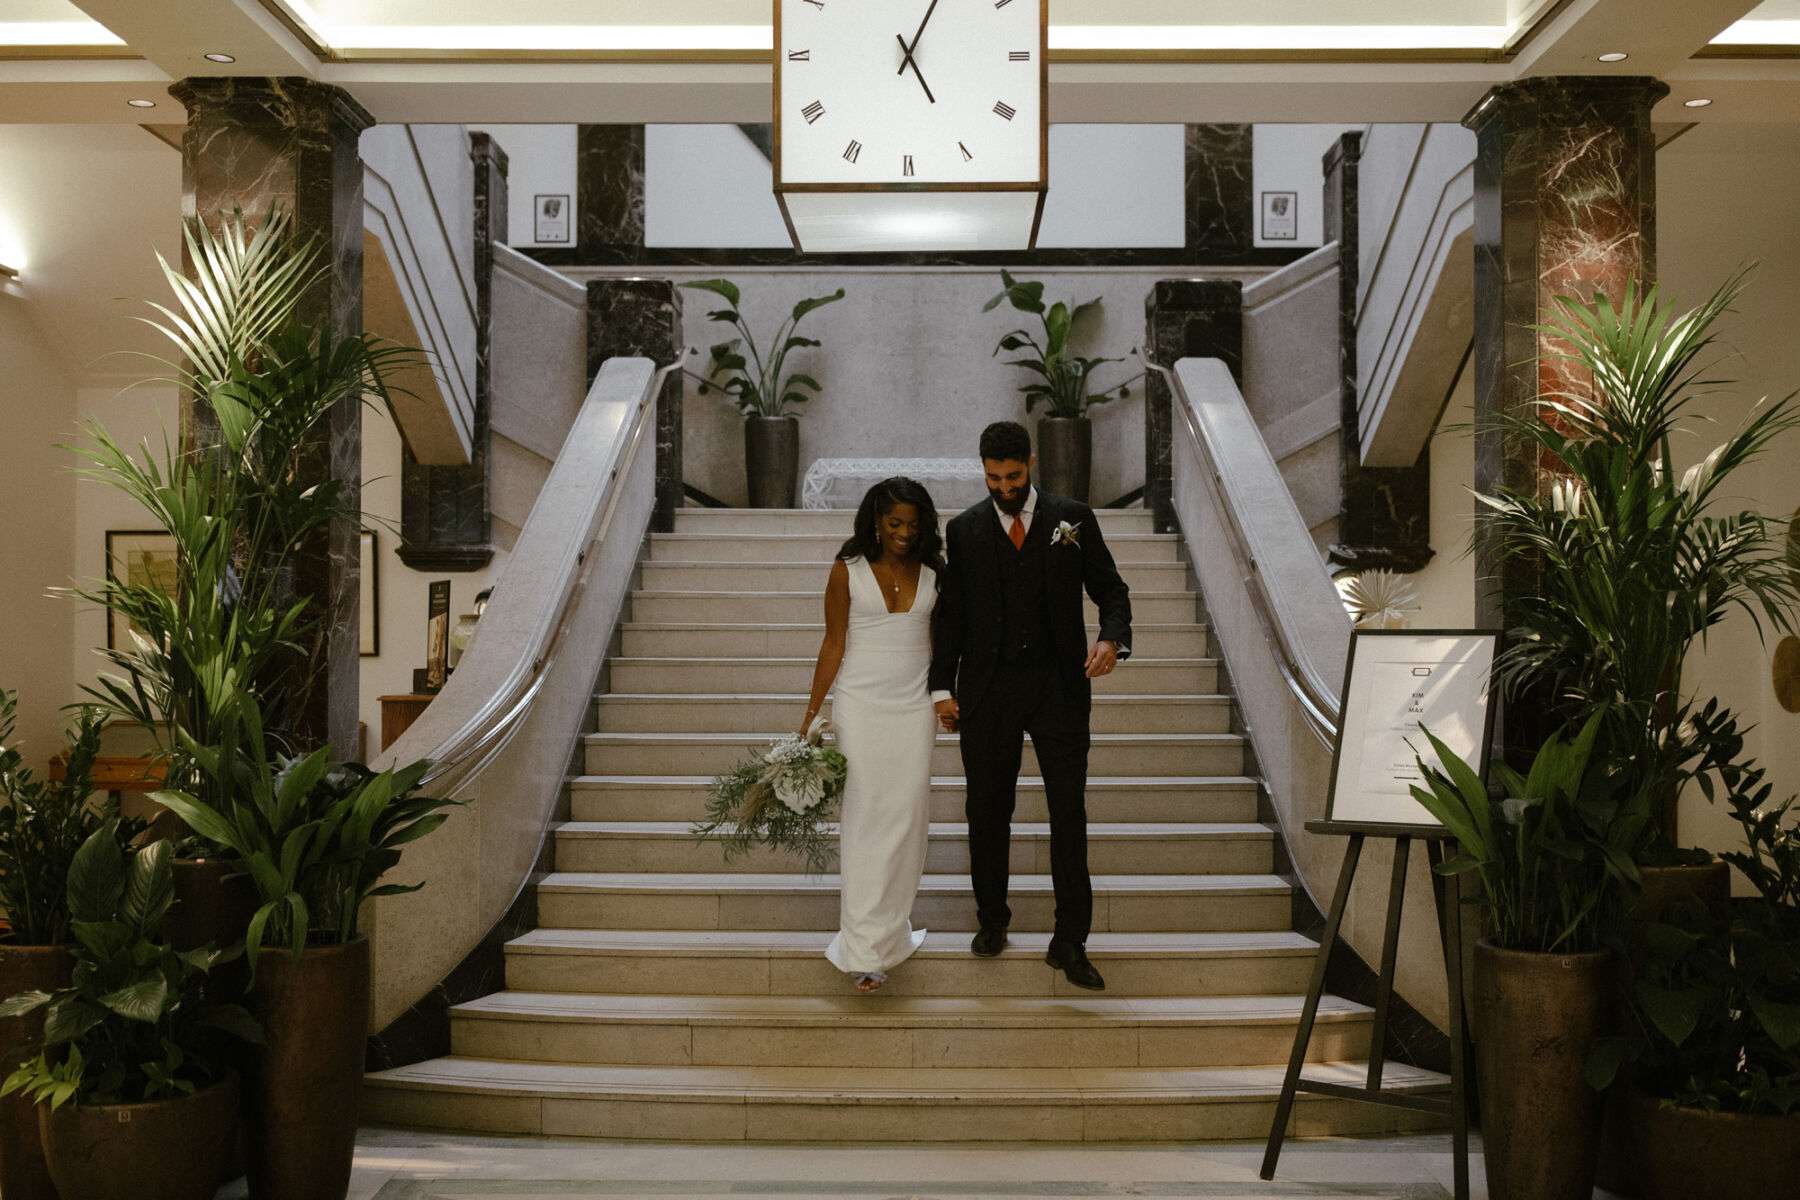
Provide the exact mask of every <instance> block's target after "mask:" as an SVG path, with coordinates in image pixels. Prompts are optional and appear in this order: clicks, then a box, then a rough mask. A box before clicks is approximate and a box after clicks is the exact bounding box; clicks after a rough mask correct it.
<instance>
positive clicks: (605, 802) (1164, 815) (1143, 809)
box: [570, 775, 1257, 823]
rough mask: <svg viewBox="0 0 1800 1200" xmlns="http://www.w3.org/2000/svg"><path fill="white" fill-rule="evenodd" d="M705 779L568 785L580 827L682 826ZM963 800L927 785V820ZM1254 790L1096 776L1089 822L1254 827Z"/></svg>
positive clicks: (1039, 794)
mask: <svg viewBox="0 0 1800 1200" xmlns="http://www.w3.org/2000/svg"><path fill="white" fill-rule="evenodd" d="M711 784H712V777H711V776H708V775H662V776H641V775H579V776H576V777H575V778H574V779H573V780H571V781H570V794H571V797H572V800H573V807H574V817H575V819H576V820H578V821H682V822H689V823H691V822H694V821H698V820H700V819H701V818H702V817H704V816H705V815H706V798H707V793H708V790H709V788H710V786H711ZM964 799H965V793H964V785H963V779H962V776H961V775H949V776H940V777H938V778H935V779H933V780H932V781H931V819H932V820H934V821H958V820H961V819H962V817H963V802H964ZM1256 805H1257V784H1256V781H1255V780H1254V779H1248V778H1244V777H1241V776H1240V777H1232V776H1205V775H1201V776H1175V777H1169V778H1156V777H1154V776H1146V777H1133V776H1094V775H1090V776H1089V777H1088V781H1087V811H1088V819H1089V820H1094V821H1254V820H1255V819H1256ZM1013 816H1014V818H1015V819H1016V820H1019V821H1046V820H1048V819H1049V814H1048V811H1047V810H1046V809H1045V807H1044V781H1043V780H1042V779H1038V778H1035V777H1032V776H1024V777H1022V778H1021V779H1020V780H1019V790H1018V808H1017V809H1015V810H1014V813H1013Z"/></svg>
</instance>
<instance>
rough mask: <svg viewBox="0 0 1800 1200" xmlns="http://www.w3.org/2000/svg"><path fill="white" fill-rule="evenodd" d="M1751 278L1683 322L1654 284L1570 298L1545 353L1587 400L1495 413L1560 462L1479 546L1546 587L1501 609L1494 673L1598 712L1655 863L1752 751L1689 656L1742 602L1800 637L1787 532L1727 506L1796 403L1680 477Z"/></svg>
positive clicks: (1510, 503)
mask: <svg viewBox="0 0 1800 1200" xmlns="http://www.w3.org/2000/svg"><path fill="white" fill-rule="evenodd" d="M1742 285H1743V276H1742V275H1741V274H1740V275H1737V276H1734V277H1732V278H1731V279H1729V280H1727V281H1726V282H1725V283H1724V284H1723V285H1722V286H1721V287H1720V288H1719V289H1718V290H1717V291H1716V292H1714V293H1713V294H1712V295H1711V296H1710V297H1708V298H1707V300H1706V301H1705V302H1704V303H1702V304H1701V305H1700V306H1699V307H1698V308H1695V309H1693V310H1691V311H1688V312H1685V313H1680V314H1677V313H1676V312H1675V311H1674V309H1673V307H1672V306H1670V305H1666V304H1662V303H1660V302H1659V299H1658V291H1657V289H1655V288H1651V289H1649V290H1648V291H1647V292H1643V293H1640V292H1639V290H1638V288H1637V286H1636V284H1635V283H1629V282H1628V283H1627V285H1626V288H1625V294H1624V297H1623V299H1622V301H1621V302H1620V304H1619V305H1618V306H1617V307H1616V308H1615V307H1614V305H1613V304H1612V302H1611V301H1610V300H1609V299H1608V298H1607V297H1605V296H1604V295H1601V296H1598V297H1596V298H1595V300H1594V301H1593V303H1592V304H1584V303H1582V302H1580V301H1577V300H1573V299H1570V298H1568V297H1558V298H1557V300H1556V305H1557V308H1556V309H1555V310H1552V311H1550V312H1549V313H1548V314H1547V320H1546V323H1545V324H1544V325H1542V326H1538V327H1537V328H1538V329H1539V331H1540V332H1543V333H1547V334H1551V335H1553V336H1554V337H1555V338H1557V339H1560V340H1561V341H1562V342H1563V343H1564V344H1565V345H1566V346H1567V347H1568V349H1567V350H1564V351H1559V352H1556V353H1553V354H1549V355H1546V356H1544V357H1545V359H1547V360H1549V361H1550V362H1552V363H1553V364H1554V365H1557V366H1558V367H1559V368H1560V369H1561V370H1562V371H1563V372H1564V373H1565V374H1567V375H1569V376H1570V377H1571V378H1572V379H1574V380H1575V381H1576V384H1575V385H1572V386H1578V385H1585V387H1586V388H1587V389H1588V390H1586V391H1584V392H1582V393H1579V394H1578V393H1577V392H1575V391H1572V390H1571V391H1559V392H1555V393H1551V394H1548V395H1545V396H1541V397H1539V398H1538V399H1537V400H1535V401H1533V402H1532V403H1530V404H1528V405H1525V406H1523V407H1522V408H1521V409H1520V410H1518V411H1514V412H1505V413H1500V414H1497V415H1496V416H1494V417H1493V418H1492V420H1493V422H1494V423H1495V427H1496V429H1497V430H1498V432H1499V433H1500V434H1501V435H1502V436H1503V437H1505V438H1507V439H1509V440H1512V441H1514V442H1515V443H1516V444H1519V445H1522V446H1524V447H1527V448H1528V450H1529V451H1530V452H1531V453H1534V454H1537V455H1539V456H1540V457H1544V458H1547V459H1550V460H1554V461H1555V462H1557V463H1559V464H1561V474H1560V477H1556V478H1554V481H1553V482H1552V483H1551V484H1550V485H1549V486H1548V488H1547V489H1546V491H1545V493H1544V494H1537V493H1531V492H1521V491H1516V490H1511V489H1502V490H1501V491H1500V493H1499V494H1498V495H1492V496H1481V497H1480V500H1481V503H1482V505H1483V506H1484V509H1485V511H1484V512H1483V515H1482V517H1481V519H1480V521H1479V522H1478V527H1477V533H1476V536H1477V538H1478V539H1485V540H1486V542H1487V544H1488V545H1489V546H1490V547H1491V548H1492V550H1493V552H1494V553H1495V554H1496V555H1497V556H1498V558H1499V559H1500V560H1501V561H1509V560H1512V561H1517V562H1520V563H1522V564H1523V565H1525V566H1526V567H1527V568H1528V569H1529V570H1530V572H1531V573H1532V574H1533V575H1534V576H1535V578H1536V581H1537V582H1536V586H1535V587H1534V588H1531V589H1529V590H1528V591H1529V594H1526V592H1525V591H1520V592H1514V593H1509V594H1508V596H1507V598H1506V619H1507V643H1506V646H1505V647H1504V648H1503V650H1502V652H1501V654H1500V656H1499V658H1498V660H1497V661H1496V663H1495V674H1496V678H1497V680H1498V681H1500V682H1501V683H1502V684H1503V685H1504V686H1505V689H1506V692H1507V694H1508V695H1509V696H1510V697H1512V698H1515V699H1517V698H1519V697H1522V696H1525V695H1527V694H1528V693H1529V694H1532V695H1534V696H1538V695H1541V696H1542V697H1543V701H1542V702H1547V703H1548V704H1549V705H1550V710H1551V715H1552V717H1553V718H1554V719H1555V720H1556V721H1558V722H1561V723H1563V724H1565V725H1567V726H1568V727H1569V728H1575V727H1577V726H1580V725H1582V724H1583V723H1585V722H1586V721H1587V720H1589V718H1590V717H1592V716H1595V715H1596V714H1598V715H1599V716H1600V717H1601V718H1602V720H1603V728H1602V731H1601V736H1600V743H1601V755H1602V757H1603V759H1604V760H1605V761H1606V763H1607V764H1608V766H1609V769H1610V770H1612V771H1614V772H1616V773H1617V774H1618V775H1619V776H1620V777H1621V781H1620V786H1621V788H1622V790H1623V791H1624V792H1625V793H1626V794H1627V795H1628V796H1632V797H1635V799H1634V801H1633V802H1634V803H1642V804H1646V805H1648V806H1649V807H1650V808H1651V810H1652V814H1653V817H1654V820H1653V821H1652V822H1651V823H1649V824H1648V825H1646V826H1645V834H1646V845H1645V846H1644V847H1640V849H1639V855H1640V858H1643V859H1645V860H1646V861H1648V860H1650V859H1653V858H1655V857H1656V855H1657V853H1658V852H1657V851H1656V849H1655V847H1653V846H1652V845H1650V843H1651V842H1654V841H1655V840H1656V839H1657V838H1658V835H1659V834H1660V835H1661V837H1662V839H1664V841H1665V842H1666V841H1669V840H1672V839H1673V838H1674V836H1675V835H1676V831H1675V809H1674V804H1675V800H1676V798H1677V797H1678V795H1679V793H1680V791H1681V789H1682V787H1683V786H1684V785H1685V783H1686V782H1687V781H1688V780H1690V779H1697V780H1699V782H1700V786H1701V787H1702V788H1704V789H1706V790H1707V794H1708V795H1709V796H1710V795H1711V794H1712V792H1711V788H1712V782H1711V781H1712V779H1713V778H1715V777H1716V776H1717V773H1718V771H1719V770H1720V769H1721V767H1722V766H1724V765H1725V764H1727V763H1729V762H1730V761H1731V759H1732V757H1733V756H1734V755H1735V754H1737V753H1739V752H1740V751H1741V749H1742V741H1741V738H1736V734H1735V725H1734V723H1732V722H1731V721H1730V720H1729V717H1728V714H1724V713H1722V712H1721V711H1720V710H1718V709H1717V707H1716V706H1701V705H1699V704H1698V703H1697V702H1696V701H1695V700H1694V699H1693V698H1692V697H1688V696H1685V695H1684V694H1683V668H1684V666H1685V663H1686V659H1687V655H1688V653H1689V651H1690V650H1691V649H1692V648H1693V646H1694V644H1695V643H1696V641H1697V639H1701V638H1703V637H1704V636H1705V634H1706V631H1707V630H1708V629H1710V628H1711V627H1712V626H1714V625H1716V624H1717V623H1718V622H1719V621H1721V620H1723V619H1724V618H1725V616H1726V614H1727V613H1728V612H1729V611H1731V610H1732V609H1734V608H1735V609H1739V610H1741V611H1743V612H1745V613H1746V614H1748V615H1749V617H1750V618H1751V620H1752V621H1753V622H1754V623H1755V624H1756V627H1757V629H1758V632H1759V633H1760V632H1762V631H1763V630H1764V629H1765V628H1770V629H1775V630H1791V629H1792V628H1793V610H1794V605H1795V603H1796V600H1797V599H1800V593H1797V592H1796V587H1795V583H1794V577H1793V575H1792V574H1791V573H1790V571H1789V569H1788V563H1787V561H1786V554H1785V548H1784V544H1783V541H1782V537H1781V530H1780V527H1779V525H1778V523H1776V522H1773V521H1771V520H1770V519H1769V518H1768V517H1765V516H1763V515H1762V514H1761V513H1758V512H1756V511H1753V510H1748V509H1746V510H1741V511H1735V512H1734V511H1719V510H1720V509H1721V508H1722V507H1723V501H1724V497H1725V495H1726V493H1724V492H1722V490H1721V489H1722V488H1723V487H1724V485H1725V483H1726V481H1727V480H1728V479H1729V478H1730V476H1731V475H1732V473H1733V472H1734V471H1736V470H1737V469H1738V468H1740V467H1742V466H1743V465H1744V464H1746V463H1748V462H1750V461H1752V460H1753V459H1755V458H1756V457H1757V456H1758V455H1760V454H1761V453H1763V452H1764V451H1765V450H1766V449H1767V448H1768V446H1769V444H1770V442H1771V441H1772V440H1773V439H1775V438H1776V437H1778V436H1779V435H1781V434H1782V433H1784V432H1786V431H1787V430H1789V429H1791V428H1793V427H1794V426H1795V424H1796V423H1797V422H1800V416H1797V415H1796V414H1795V412H1794V411H1793V410H1792V408H1791V404H1790V402H1791V400H1792V399H1793V397H1792V395H1790V396H1788V397H1787V398H1785V399H1783V400H1780V401H1778V402H1776V403H1773V404H1768V403H1763V404H1759V405H1757V406H1756V407H1755V408H1754V409H1753V410H1752V412H1751V413H1750V415H1749V416H1748V417H1747V418H1746V419H1745V420H1744V421H1743V422H1742V424H1740V425H1739V426H1738V427H1737V428H1736V429H1735V430H1734V431H1733V432H1732V433H1731V434H1730V435H1729V436H1728V437H1727V438H1725V440H1724V441H1722V442H1720V443H1718V444H1717V445H1716V446H1714V447H1713V448H1712V449H1711V450H1710V451H1709V452H1707V453H1705V454H1704V455H1702V456H1701V457H1700V458H1699V461H1698V462H1696V463H1695V464H1694V465H1693V466H1692V467H1690V468H1688V469H1687V470H1686V471H1685V472H1683V473H1681V475H1680V476H1679V477H1677V476H1676V474H1675V472H1674V471H1673V470H1672V469H1671V466H1670V464H1672V463H1673V462H1674V461H1675V459H1674V450H1675V447H1676V444H1677V442H1678V440H1679V439H1680V438H1681V437H1682V436H1684V435H1691V434H1692V433H1694V432H1695V427H1696V426H1697V425H1699V424H1701V420H1700V418H1699V417H1698V416H1697V415H1696V414H1695V413H1694V412H1693V404H1694V401H1695V400H1696V399H1697V398H1699V397H1700V396H1703V395H1706V394H1709V393H1710V392H1713V391H1716V390H1718V389H1720V388H1722V387H1723V386H1725V384H1726V383H1727V381H1725V380H1719V379H1713V378H1710V377H1708V368H1706V367H1704V366H1702V365H1700V362H1699V360H1700V357H1701V356H1702V354H1703V353H1704V352H1705V351H1706V350H1707V349H1708V348H1709V347H1711V346H1712V344H1713V339H1714V328H1715V326H1716V325H1717V323H1718V321H1719V319H1720V318H1721V317H1722V316H1723V315H1724V314H1725V313H1726V312H1728V311H1730V307H1731V304H1732V303H1733V301H1734V300H1735V299H1736V297H1737V296H1738V294H1739V292H1740V290H1741V288H1742ZM1734 738H1736V740H1735V741H1734V740H1733V739H1734Z"/></svg>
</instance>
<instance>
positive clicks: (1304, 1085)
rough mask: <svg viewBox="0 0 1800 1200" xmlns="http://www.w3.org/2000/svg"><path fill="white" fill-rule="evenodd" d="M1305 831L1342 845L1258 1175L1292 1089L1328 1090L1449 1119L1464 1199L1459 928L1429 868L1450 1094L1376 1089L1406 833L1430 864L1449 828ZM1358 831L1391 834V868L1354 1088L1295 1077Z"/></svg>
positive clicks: (1356, 854)
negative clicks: (1362, 1078)
mask: <svg viewBox="0 0 1800 1200" xmlns="http://www.w3.org/2000/svg"><path fill="white" fill-rule="evenodd" d="M1306 831H1307V832H1308V833H1318V834H1331V835H1335V836H1348V837H1349V839H1350V842H1349V844H1348V845H1347V846H1346V847H1345V849H1344V865H1343V867H1342V869H1340V870H1339V872H1338V881H1337V892H1336V894H1335V895H1333V897H1332V899H1331V912H1330V913H1329V914H1328V915H1327V916H1326V918H1325V932H1324V934H1323V936H1321V937H1320V939H1319V953H1318V955H1317V957H1316V958H1315V959H1314V961H1313V973H1312V982H1311V983H1310V984H1308V985H1307V988H1306V1005H1305V1007H1304V1008H1302V1009H1301V1011H1300V1027H1299V1029H1298V1030H1297V1031H1296V1032H1295V1034H1294V1052H1293V1054H1292V1055H1291V1056H1290V1057H1289V1058H1288V1069H1287V1077H1286V1078H1285V1079H1284V1080H1282V1083H1281V1099H1280V1101H1279V1102H1277V1104H1276V1105H1275V1123H1274V1125H1273V1126H1272V1127H1271V1128H1270V1129H1269V1145H1268V1149H1267V1150H1266V1151H1265V1152H1264V1154H1263V1164H1262V1177H1263V1178H1264V1179H1273V1178H1274V1177H1275V1164H1276V1162H1277V1161H1278V1160H1279V1159H1280V1158H1281V1142H1282V1139H1283V1137H1284V1136H1285V1135H1286V1132H1287V1123H1288V1118H1289V1116H1291V1115H1292V1113H1293V1111H1294V1096H1295V1094H1296V1093H1297V1092H1311V1093H1313V1094H1315V1095H1320V1096H1335V1097H1337V1098H1339V1099H1341V1100H1360V1101H1362V1102H1363V1103H1365V1104H1380V1105H1385V1106H1387V1107H1389V1108H1406V1109H1412V1110H1414V1111H1417V1112H1428V1113H1436V1114H1440V1115H1443V1116H1448V1117H1449V1118H1450V1137H1451V1142H1452V1162H1453V1164H1454V1165H1453V1170H1454V1172H1455V1185H1456V1187H1455V1191H1456V1200H1469V1112H1468V1104H1467V1101H1466V1099H1465V1093H1464V1090H1463V1079H1464V1069H1465V1068H1464V1061H1463V989H1462V927H1461V921H1460V919H1459V916H1458V913H1457V911H1456V908H1455V906H1454V905H1452V904H1450V903H1449V901H1448V899H1447V897H1446V890H1447V887H1446V884H1447V881H1446V880H1445V879H1444V877H1443V876H1441V875H1439V874H1437V873H1436V871H1435V870H1434V871H1433V872H1432V876H1431V884H1432V893H1433V895H1434V897H1435V898H1436V900H1437V915H1438V932H1439V936H1440V939H1441V941H1442V944H1443V948H1444V975H1445V978H1446V979H1447V981H1448V983H1449V991H1450V997H1449V999H1450V1096H1449V1098H1448V1099H1447V1100H1445V1099H1439V1098H1437V1097H1435V1096H1412V1095H1406V1094H1404V1093H1400V1092H1385V1091H1383V1090H1382V1088H1381V1068H1382V1054H1381V1047H1382V1043H1383V1040H1384V1039H1385V1037H1386V1035H1387V1016H1388V1002H1389V1000H1390V999H1391V998H1392V997H1393V993H1394V960H1395V956H1396V953H1397V951H1398V949H1399V946H1398V941H1399V936H1400V911H1401V901H1402V900H1404V899H1405V894H1406V860H1407V854H1408V851H1409V850H1410V849H1411V847H1412V841H1413V839H1414V838H1419V839H1421V840H1422V841H1424V842H1425V848H1426V853H1427V854H1428V856H1429V858H1430V861H1431V865H1432V866H1433V867H1434V868H1435V867H1436V866H1437V865H1438V864H1439V863H1441V862H1443V861H1444V842H1445V841H1446V840H1448V839H1449V837H1450V834H1449V833H1448V832H1447V831H1446V830H1444V829H1442V828H1439V827H1436V826H1431V825H1400V824H1379V823H1372V822H1357V821H1334V820H1330V819H1326V820H1322V821H1308V822H1307V823H1306ZM1365 837H1388V838H1393V839H1394V873H1393V876H1392V879H1391V880H1390V882H1389V883H1388V908H1387V928H1386V931H1385V933H1384V935H1383V937H1382V942H1381V974H1380V977H1379V978H1378V980H1377V982H1376V992H1375V1023H1374V1027H1373V1029H1371V1030H1370V1033H1369V1076H1368V1081H1367V1083H1365V1084H1364V1086H1362V1087H1349V1086H1346V1085H1344V1084H1341V1083H1326V1082H1324V1081H1321V1080H1311V1079H1306V1078H1303V1077H1302V1075H1301V1068H1302V1067H1304V1066H1305V1065H1306V1048H1307V1045H1308V1043H1309V1042H1311V1040H1312V1031H1313V1021H1314V1019H1315V1018H1316V1017H1317V1016H1318V1013H1319V997H1320V996H1321V995H1322V994H1323V993H1324V991H1325V966H1326V963H1327V962H1328V961H1329V960H1330V958H1331V948H1332V946H1333V945H1335V944H1336V942H1337V936H1338V927H1339V926H1340V925H1342V924H1343V920H1344V909H1345V907H1346V906H1347V905H1348V904H1349V902H1350V885H1351V883H1352V882H1353V881H1354V880H1355V879H1356V864H1357V861H1358V860H1359V859H1360V858H1361V857H1362V846H1363V839H1364V838H1365Z"/></svg>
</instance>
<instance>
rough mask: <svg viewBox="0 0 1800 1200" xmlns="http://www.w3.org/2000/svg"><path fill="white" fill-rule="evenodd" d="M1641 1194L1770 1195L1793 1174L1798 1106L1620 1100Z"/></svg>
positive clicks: (1678, 1198)
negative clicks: (1724, 1109) (1791, 1109)
mask: <svg viewBox="0 0 1800 1200" xmlns="http://www.w3.org/2000/svg"><path fill="white" fill-rule="evenodd" d="M1626 1112H1627V1113H1628V1114H1629V1116H1630V1121H1631V1135H1632V1143H1633V1145H1634V1146H1636V1148H1637V1153H1638V1160H1639V1165H1640V1166H1641V1168H1642V1172H1643V1179H1644V1191H1645V1195H1646V1196H1647V1197H1648V1200H1696V1198H1697V1197H1701V1196H1704V1197H1705V1198H1706V1200H1770V1197H1773V1196H1791V1195H1793V1194H1794V1187H1795V1181H1796V1180H1800V1113H1790V1114H1788V1115H1786V1116H1779V1115H1773V1116H1747V1115H1745V1114H1744V1113H1709V1112H1706V1111H1705V1110H1703V1109H1698V1108H1663V1107H1662V1105H1661V1103H1660V1102H1659V1101H1658V1100H1656V1099H1654V1098H1653V1097H1650V1096H1646V1095H1644V1094H1643V1093H1642V1092H1633V1093H1631V1095H1630V1097H1629V1098H1628V1099H1627V1101H1626Z"/></svg>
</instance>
